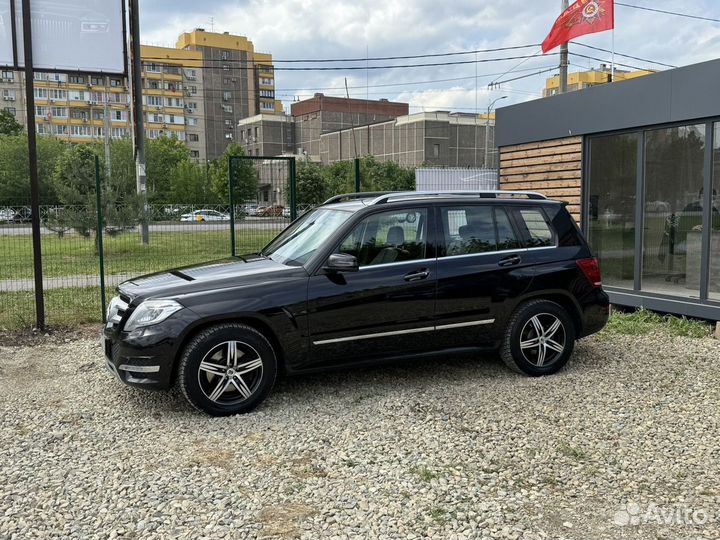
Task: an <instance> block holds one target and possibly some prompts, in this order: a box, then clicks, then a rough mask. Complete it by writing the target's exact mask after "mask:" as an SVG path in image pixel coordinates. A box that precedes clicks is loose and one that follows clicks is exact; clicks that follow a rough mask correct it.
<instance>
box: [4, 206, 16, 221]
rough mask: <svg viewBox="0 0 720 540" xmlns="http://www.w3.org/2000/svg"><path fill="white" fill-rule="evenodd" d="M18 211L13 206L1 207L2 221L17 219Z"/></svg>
mask: <svg viewBox="0 0 720 540" xmlns="http://www.w3.org/2000/svg"><path fill="white" fill-rule="evenodd" d="M16 215H17V212H15V210H13V209H12V208H0V223H9V222H11V221H15V216H16Z"/></svg>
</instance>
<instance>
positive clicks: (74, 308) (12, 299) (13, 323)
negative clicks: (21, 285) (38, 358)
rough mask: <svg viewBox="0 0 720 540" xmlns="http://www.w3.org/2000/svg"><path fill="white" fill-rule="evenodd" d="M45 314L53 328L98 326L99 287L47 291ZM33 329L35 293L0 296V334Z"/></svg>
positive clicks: (19, 292) (99, 317)
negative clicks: (95, 324) (2, 331)
mask: <svg viewBox="0 0 720 540" xmlns="http://www.w3.org/2000/svg"><path fill="white" fill-rule="evenodd" d="M108 298H110V297H109V296H108ZM45 313H46V319H47V324H48V325H50V326H51V327H57V326H77V325H80V324H86V323H99V322H100V321H101V320H102V313H101V308H100V287H83V288H69V289H48V290H46V291H45ZM33 326H35V293H34V292H33V291H16V292H0V330H18V329H21V328H31V327H33Z"/></svg>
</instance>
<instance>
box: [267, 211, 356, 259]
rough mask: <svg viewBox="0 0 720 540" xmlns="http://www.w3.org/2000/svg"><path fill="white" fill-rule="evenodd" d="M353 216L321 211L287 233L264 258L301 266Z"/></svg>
mask: <svg viewBox="0 0 720 540" xmlns="http://www.w3.org/2000/svg"><path fill="white" fill-rule="evenodd" d="M350 216H352V212H347V211H343V210H329V209H327V208H318V209H316V210H313V211H311V212H308V213H307V214H305V215H304V216H303V217H301V218H300V219H299V220H297V221H296V222H295V223H293V224H292V225H291V226H290V227H288V228H287V229H285V230H284V231H283V232H282V233H280V235H279V236H278V237H277V238H275V240H273V241H272V242H270V244H268V246H267V247H266V248H265V249H263V250H262V253H261V254H262V255H265V256H266V257H270V258H271V259H272V260H274V261H277V262H279V263H282V264H288V265H292V266H301V265H303V264H305V263H306V262H307V260H308V259H309V258H310V257H312V255H313V253H315V251H316V250H317V249H318V248H319V247H321V246H322V245H323V244H324V243H325V241H326V240H327V239H328V238H329V237H330V236H331V235H332V234H333V233H334V232H335V231H337V230H338V228H339V227H340V226H342V224H343V223H345V222H346V221H347V220H348V219H349V218H350Z"/></svg>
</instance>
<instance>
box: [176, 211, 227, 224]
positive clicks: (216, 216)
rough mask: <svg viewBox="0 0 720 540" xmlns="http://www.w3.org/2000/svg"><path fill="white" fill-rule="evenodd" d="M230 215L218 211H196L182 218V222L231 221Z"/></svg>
mask: <svg viewBox="0 0 720 540" xmlns="http://www.w3.org/2000/svg"><path fill="white" fill-rule="evenodd" d="M229 220H230V214H226V213H224V212H218V211H217V210H195V211H194V212H190V213H189V214H183V215H181V216H180V221H229Z"/></svg>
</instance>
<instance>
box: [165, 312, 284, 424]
mask: <svg viewBox="0 0 720 540" xmlns="http://www.w3.org/2000/svg"><path fill="white" fill-rule="evenodd" d="M276 375H277V358H276V355H275V351H274V350H273V347H272V345H271V344H270V342H269V341H268V340H267V338H266V337H265V336H263V335H262V334H261V333H260V332H258V331H257V330H255V329H254V328H252V327H250V326H247V325H244V324H237V323H228V324H220V325H217V326H213V327H210V328H208V329H206V330H203V331H202V332H200V333H199V334H198V335H197V336H195V337H194V338H193V339H192V340H191V341H190V343H188V345H187V347H186V348H185V350H184V352H183V355H182V357H181V358H180V364H179V367H178V382H179V384H180V388H181V389H182V392H183V394H184V395H185V398H186V399H187V400H188V401H189V402H190V404H191V405H193V406H194V407H195V408H197V409H199V410H201V411H204V412H206V413H208V414H210V415H212V416H229V415H233V414H241V413H247V412H250V411H252V410H253V409H254V408H255V407H257V406H258V405H259V404H260V403H261V402H262V401H263V400H264V399H265V398H266V397H267V395H268V394H269V393H270V390H271V389H272V386H273V384H274V383H275V377H276Z"/></svg>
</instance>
